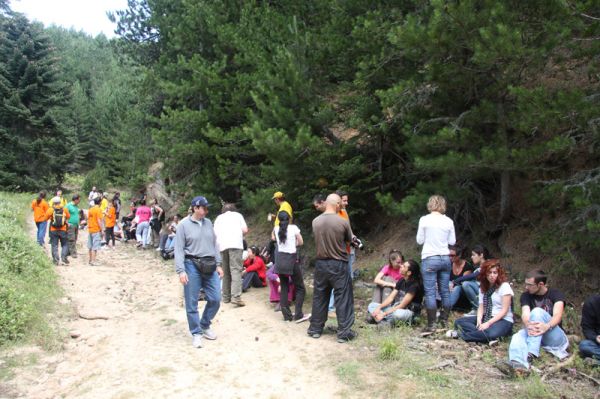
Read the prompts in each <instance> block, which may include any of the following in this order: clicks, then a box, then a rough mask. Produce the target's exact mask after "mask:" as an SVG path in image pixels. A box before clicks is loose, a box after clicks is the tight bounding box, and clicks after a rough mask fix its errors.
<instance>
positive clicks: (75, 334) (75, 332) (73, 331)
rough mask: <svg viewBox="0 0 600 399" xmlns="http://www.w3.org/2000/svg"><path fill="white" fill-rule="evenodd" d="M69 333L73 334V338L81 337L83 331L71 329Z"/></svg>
mask: <svg viewBox="0 0 600 399" xmlns="http://www.w3.org/2000/svg"><path fill="white" fill-rule="evenodd" d="M69 335H70V336H71V338H79V337H81V331H79V330H71V331H69Z"/></svg>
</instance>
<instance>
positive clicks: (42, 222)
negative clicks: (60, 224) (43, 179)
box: [31, 191, 49, 247]
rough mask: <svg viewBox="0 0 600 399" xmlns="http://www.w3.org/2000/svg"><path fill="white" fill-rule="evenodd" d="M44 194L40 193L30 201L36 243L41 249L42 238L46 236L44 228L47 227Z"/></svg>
mask: <svg viewBox="0 0 600 399" xmlns="http://www.w3.org/2000/svg"><path fill="white" fill-rule="evenodd" d="M45 198H46V192H44V191H41V192H40V193H39V194H38V197H37V198H36V199H34V200H33V201H31V209H32V210H33V221H34V222H35V226H36V227H37V242H38V244H40V245H41V246H42V247H43V246H44V237H45V236H46V227H47V225H48V218H47V217H46V212H48V208H49V206H48V203H47V202H46V199H45Z"/></svg>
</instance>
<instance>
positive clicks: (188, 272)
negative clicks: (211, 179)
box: [175, 196, 223, 348]
mask: <svg viewBox="0 0 600 399" xmlns="http://www.w3.org/2000/svg"><path fill="white" fill-rule="evenodd" d="M208 206H209V203H208V201H207V200H206V198H204V197H203V196H198V197H195V198H194V199H193V200H192V205H191V208H192V214H191V215H190V216H189V217H186V218H184V219H183V220H182V221H181V222H180V223H179V225H178V226H177V233H176V234H175V271H176V272H177V274H178V275H179V281H180V282H181V284H183V292H184V299H185V311H186V315H187V321H188V327H189V330H190V333H191V334H192V345H193V346H194V348H201V347H202V337H204V338H206V339H209V340H215V339H217V335H216V334H215V333H214V332H213V331H212V329H211V328H210V325H211V322H212V319H213V318H214V317H215V316H216V314H217V312H218V311H219V307H220V302H221V287H220V278H222V277H223V269H222V268H221V256H220V253H219V251H218V248H217V240H216V236H215V232H214V229H213V225H212V223H211V221H210V220H209V219H208V218H207V217H206V215H207V214H208ZM201 288H202V289H204V293H205V298H206V306H205V307H204V312H203V313H202V319H200V316H199V313H198V295H199V294H200V289H201Z"/></svg>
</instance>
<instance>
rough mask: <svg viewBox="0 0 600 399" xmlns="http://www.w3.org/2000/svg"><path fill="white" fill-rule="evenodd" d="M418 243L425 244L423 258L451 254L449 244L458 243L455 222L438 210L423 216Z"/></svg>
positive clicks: (420, 220) (418, 231) (418, 233)
mask: <svg viewBox="0 0 600 399" xmlns="http://www.w3.org/2000/svg"><path fill="white" fill-rule="evenodd" d="M417 244H419V245H423V250H422V251H421V259H425V258H429V257H430V256H435V255H448V254H450V250H449V249H448V245H454V244H456V234H455V233H454V222H453V221H452V219H450V218H449V217H448V216H446V215H442V214H441V213H438V212H432V213H430V214H429V215H425V216H422V217H421V219H419V229H418V230H417Z"/></svg>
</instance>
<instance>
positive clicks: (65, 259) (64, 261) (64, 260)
mask: <svg viewBox="0 0 600 399" xmlns="http://www.w3.org/2000/svg"><path fill="white" fill-rule="evenodd" d="M62 263H64V264H65V265H68V264H69V263H70V262H69V259H67V258H64V259H63V260H62Z"/></svg>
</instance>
